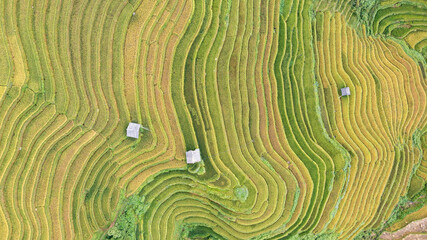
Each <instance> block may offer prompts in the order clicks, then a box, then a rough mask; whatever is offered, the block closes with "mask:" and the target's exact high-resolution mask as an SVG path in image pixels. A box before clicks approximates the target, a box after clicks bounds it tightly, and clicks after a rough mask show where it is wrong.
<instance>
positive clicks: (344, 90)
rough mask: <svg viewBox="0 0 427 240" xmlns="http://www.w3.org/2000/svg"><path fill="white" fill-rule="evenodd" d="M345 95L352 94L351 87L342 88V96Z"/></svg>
mask: <svg viewBox="0 0 427 240" xmlns="http://www.w3.org/2000/svg"><path fill="white" fill-rule="evenodd" d="M343 96H350V88H349V87H345V88H341V97H343Z"/></svg>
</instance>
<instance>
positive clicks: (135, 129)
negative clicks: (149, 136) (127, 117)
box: [126, 122, 141, 138]
mask: <svg viewBox="0 0 427 240" xmlns="http://www.w3.org/2000/svg"><path fill="white" fill-rule="evenodd" d="M140 128H141V124H138V123H132V122H131V123H129V125H128V128H127V129H126V133H127V136H128V137H130V138H139V129H140Z"/></svg>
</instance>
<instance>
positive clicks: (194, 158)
mask: <svg viewBox="0 0 427 240" xmlns="http://www.w3.org/2000/svg"><path fill="white" fill-rule="evenodd" d="M185 156H186V158H187V163H188V164H194V163H196V162H200V161H201V160H202V158H201V157H200V149H198V148H197V149H196V150H193V151H192V150H190V151H187V152H186V153H185Z"/></svg>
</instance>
